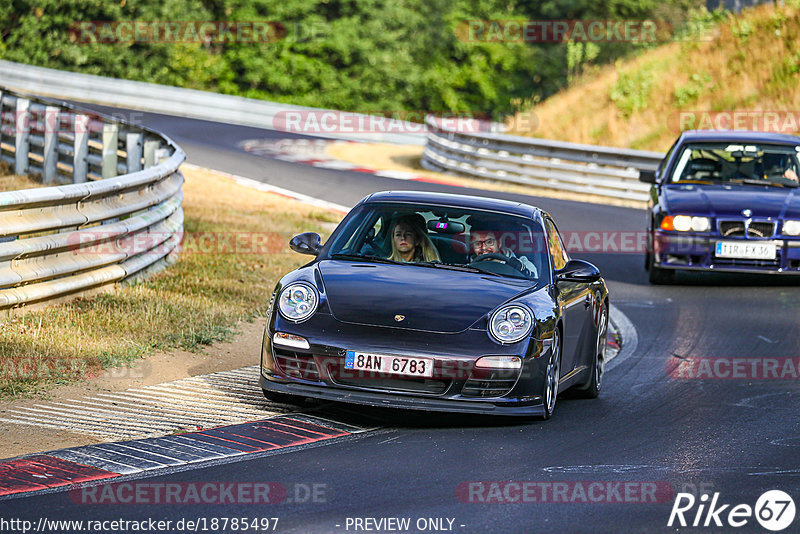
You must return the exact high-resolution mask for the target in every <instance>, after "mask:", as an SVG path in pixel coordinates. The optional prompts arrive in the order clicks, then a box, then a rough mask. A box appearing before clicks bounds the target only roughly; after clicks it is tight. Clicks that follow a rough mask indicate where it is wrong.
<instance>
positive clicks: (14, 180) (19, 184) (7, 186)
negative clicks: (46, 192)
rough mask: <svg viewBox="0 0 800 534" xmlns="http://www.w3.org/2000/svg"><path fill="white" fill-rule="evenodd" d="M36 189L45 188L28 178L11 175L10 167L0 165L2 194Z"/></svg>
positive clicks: (0, 189) (0, 190) (0, 188)
mask: <svg viewBox="0 0 800 534" xmlns="http://www.w3.org/2000/svg"><path fill="white" fill-rule="evenodd" d="M34 187H43V186H42V184H40V183H39V182H37V181H35V180H32V179H31V178H28V177H27V176H18V175H16V174H9V170H8V166H7V165H6V164H5V163H3V164H2V165H0V192H3V191H19V190H20V189H33V188H34Z"/></svg>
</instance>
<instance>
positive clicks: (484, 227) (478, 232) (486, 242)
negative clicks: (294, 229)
mask: <svg viewBox="0 0 800 534" xmlns="http://www.w3.org/2000/svg"><path fill="white" fill-rule="evenodd" d="M469 222H470V234H469V241H470V246H471V247H472V252H473V253H474V254H475V256H476V257H477V256H481V255H483V254H502V255H503V256H505V257H506V258H508V259H507V260H506V263H507V264H508V265H510V266H511V267H513V268H514V269H516V270H518V271H520V272H521V273H522V274H524V275H526V276H530V277H531V278H536V277H537V276H538V275H539V273H538V272H537V271H536V266H535V265H534V264H533V263H532V262H531V260H529V259H528V258H526V257H525V256H517V255H516V254H514V251H513V250H511V249H509V248H503V247H501V245H500V239H499V237H500V236H501V235H502V232H501V231H499V230H498V229H497V228H494V227H493V225H491V224H489V223H487V222H484V221H469ZM494 261H500V260H494Z"/></svg>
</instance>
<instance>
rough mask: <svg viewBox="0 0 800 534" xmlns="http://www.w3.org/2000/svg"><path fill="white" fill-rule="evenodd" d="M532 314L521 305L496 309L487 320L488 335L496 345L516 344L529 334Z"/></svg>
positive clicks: (510, 305)
mask: <svg viewBox="0 0 800 534" xmlns="http://www.w3.org/2000/svg"><path fill="white" fill-rule="evenodd" d="M532 328H533V312H531V311H530V310H529V309H528V307H527V306H523V305H522V304H509V305H506V306H503V307H502V308H499V309H497V310H496V311H495V312H494V313H493V314H492V316H491V317H490V318H489V333H490V334H491V335H492V337H493V338H494V339H495V341H497V342H498V343H504V344H506V343H516V342H517V341H520V340H522V339H524V338H525V336H527V335H528V334H530V332H531V329H532Z"/></svg>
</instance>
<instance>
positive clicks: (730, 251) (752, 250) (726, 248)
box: [714, 241, 777, 260]
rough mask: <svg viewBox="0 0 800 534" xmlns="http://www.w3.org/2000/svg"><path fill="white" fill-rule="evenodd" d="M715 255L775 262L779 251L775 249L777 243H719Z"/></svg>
mask: <svg viewBox="0 0 800 534" xmlns="http://www.w3.org/2000/svg"><path fill="white" fill-rule="evenodd" d="M714 255H715V256H716V257H718V258H738V259H746V260H774V259H775V257H776V256H777V249H776V247H775V243H744V242H740V241H717V249H716V251H715V253H714Z"/></svg>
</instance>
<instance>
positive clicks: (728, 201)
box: [663, 184, 800, 219]
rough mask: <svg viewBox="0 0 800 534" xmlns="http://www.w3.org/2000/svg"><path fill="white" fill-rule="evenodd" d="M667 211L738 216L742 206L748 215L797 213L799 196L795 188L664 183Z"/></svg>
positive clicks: (793, 216) (792, 215) (795, 215)
mask: <svg viewBox="0 0 800 534" xmlns="http://www.w3.org/2000/svg"><path fill="white" fill-rule="evenodd" d="M663 191H664V198H665V199H666V204H667V208H668V210H669V213H672V214H676V213H677V214H679V213H685V214H687V215H705V214H707V215H709V216H711V217H732V218H742V217H743V214H742V210H745V209H749V210H751V211H752V212H753V213H752V217H756V218H767V217H781V218H787V219H796V218H798V217H800V196H798V194H797V191H798V190H797V189H796V188H791V189H790V188H783V187H762V186H749V185H696V184H687V185H679V184H669V185H666V186H664V189H663Z"/></svg>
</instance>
